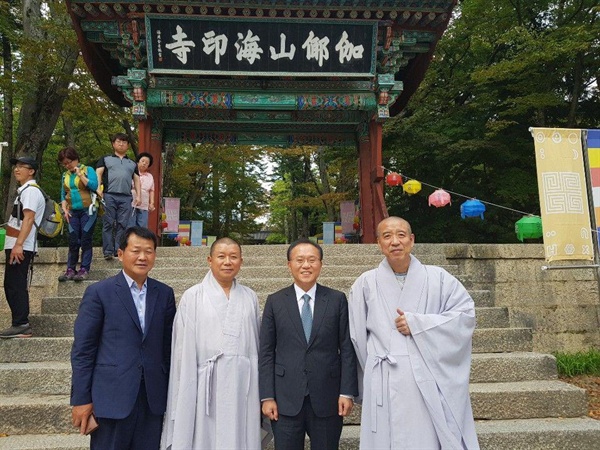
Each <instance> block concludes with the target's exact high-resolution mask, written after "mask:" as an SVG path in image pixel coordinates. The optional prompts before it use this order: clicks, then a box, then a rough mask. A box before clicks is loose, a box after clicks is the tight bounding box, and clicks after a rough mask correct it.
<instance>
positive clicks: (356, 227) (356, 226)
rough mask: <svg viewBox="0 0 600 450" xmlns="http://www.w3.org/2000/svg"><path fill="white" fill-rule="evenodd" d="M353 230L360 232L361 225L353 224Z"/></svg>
mask: <svg viewBox="0 0 600 450" xmlns="http://www.w3.org/2000/svg"><path fill="white" fill-rule="evenodd" d="M352 228H354V229H355V230H356V231H358V230H360V223H353V224H352Z"/></svg>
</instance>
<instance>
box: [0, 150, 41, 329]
mask: <svg viewBox="0 0 600 450" xmlns="http://www.w3.org/2000/svg"><path fill="white" fill-rule="evenodd" d="M10 163H11V164H13V165H14V166H15V168H14V170H13V172H14V174H15V180H17V183H19V185H20V187H19V189H18V190H17V197H16V198H15V202H14V205H13V209H12V212H11V213H10V218H9V219H8V222H7V223H6V224H5V228H6V241H5V243H4V252H5V254H6V263H5V268H4V295H5V296H6V301H7V302H8V306H9V307H10V312H11V315H12V326H10V327H9V328H7V329H5V330H3V331H2V332H0V338H20V337H31V335H32V332H31V327H30V326H29V287H28V285H27V276H28V274H30V273H31V272H30V269H31V270H32V267H33V266H32V264H33V256H34V255H35V252H36V251H37V236H36V234H37V227H36V224H41V223H42V217H43V216H44V209H45V206H46V201H45V200H44V195H43V194H42V191H41V190H40V189H37V188H36V187H34V186H32V184H34V183H35V174H36V172H37V169H38V163H37V161H36V160H35V159H33V158H30V157H28V156H22V157H20V158H12V159H11V160H10Z"/></svg>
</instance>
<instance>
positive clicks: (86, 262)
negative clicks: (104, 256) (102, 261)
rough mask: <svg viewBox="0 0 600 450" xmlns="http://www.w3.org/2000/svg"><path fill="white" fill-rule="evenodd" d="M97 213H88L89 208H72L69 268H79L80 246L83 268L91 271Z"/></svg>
mask: <svg viewBox="0 0 600 450" xmlns="http://www.w3.org/2000/svg"><path fill="white" fill-rule="evenodd" d="M96 217H97V213H94V214H92V215H91V216H90V215H89V214H88V210H87V209H79V210H75V211H74V210H71V218H70V219H69V256H68V257H67V268H69V269H73V270H77V267H76V266H77V260H78V259H79V248H81V268H82V269H85V270H87V271H88V272H89V271H90V266H91V264H92V252H93V250H92V238H93V237H94V225H96Z"/></svg>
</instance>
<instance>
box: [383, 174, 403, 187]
mask: <svg viewBox="0 0 600 450" xmlns="http://www.w3.org/2000/svg"><path fill="white" fill-rule="evenodd" d="M385 182H386V183H387V184H388V186H398V185H399V184H402V175H400V174H398V173H396V172H390V173H388V174H387V177H385Z"/></svg>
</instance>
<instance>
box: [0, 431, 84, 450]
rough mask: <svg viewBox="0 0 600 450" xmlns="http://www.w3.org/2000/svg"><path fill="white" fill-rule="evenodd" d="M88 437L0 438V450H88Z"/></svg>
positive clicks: (60, 435) (51, 435) (65, 435)
mask: <svg viewBox="0 0 600 450" xmlns="http://www.w3.org/2000/svg"><path fill="white" fill-rule="evenodd" d="M89 448H90V437H89V436H81V435H79V434H22V435H13V436H5V437H0V450H88V449H89Z"/></svg>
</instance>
